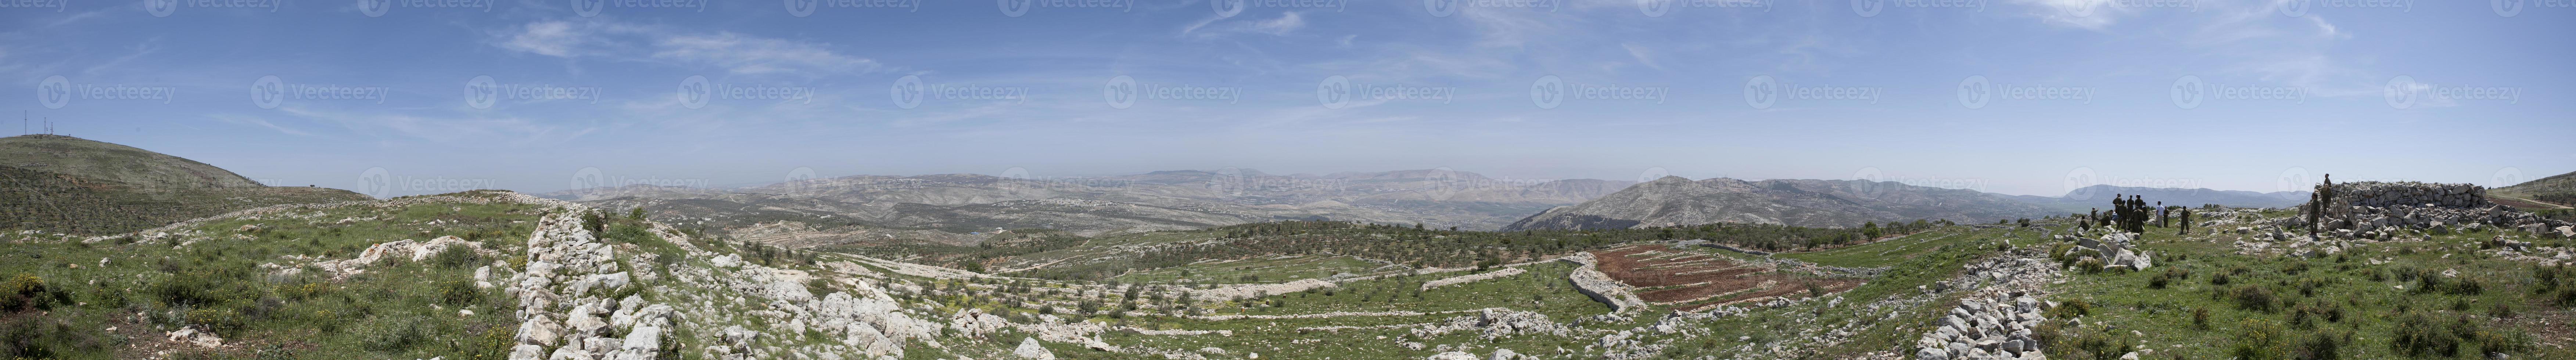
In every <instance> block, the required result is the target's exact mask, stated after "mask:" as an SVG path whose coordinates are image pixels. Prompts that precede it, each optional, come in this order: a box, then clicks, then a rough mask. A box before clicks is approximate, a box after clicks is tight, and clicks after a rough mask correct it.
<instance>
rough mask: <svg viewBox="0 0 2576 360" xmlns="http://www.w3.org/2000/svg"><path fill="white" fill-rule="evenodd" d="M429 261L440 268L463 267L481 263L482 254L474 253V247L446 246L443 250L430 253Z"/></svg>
mask: <svg viewBox="0 0 2576 360" xmlns="http://www.w3.org/2000/svg"><path fill="white" fill-rule="evenodd" d="M429 263H430V264H431V265H435V266H438V268H441V269H457V268H464V267H468V266H474V265H476V264H481V263H483V254H479V253H475V252H474V249H472V248H467V247H465V246H448V247H447V249H445V250H439V251H438V254H434V255H430V257H429Z"/></svg>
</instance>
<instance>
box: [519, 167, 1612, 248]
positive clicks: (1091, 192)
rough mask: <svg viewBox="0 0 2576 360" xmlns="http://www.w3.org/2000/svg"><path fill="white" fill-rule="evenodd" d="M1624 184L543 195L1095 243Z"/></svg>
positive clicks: (813, 187) (1311, 178)
mask: <svg viewBox="0 0 2576 360" xmlns="http://www.w3.org/2000/svg"><path fill="white" fill-rule="evenodd" d="M1629 184H1631V182H1626V181H1612V180H1592V179H1577V180H1514V179H1496V178H1490V177H1486V176H1483V175H1480V174H1476V173H1472V172H1464V171H1452V170H1446V169H1430V170H1402V171H1387V172H1368V173H1335V174H1327V175H1270V174H1266V173H1262V172H1260V171H1256V170H1232V169H1229V170H1221V171H1203V170H1176V171H1157V172H1151V173H1145V174H1137V175H1122V176H1104V177H1087V178H1067V179H1022V178H1008V177H997V176H988V175H974V174H942V175H921V176H875V175H861V176H848V177H839V178H828V179H811V180H799V181H790V182H783V183H779V184H772V185H767V186H759V187H751V188H741V189H697V188H671V187H654V186H626V187H614V188H593V189H581V190H572V191H562V192H554V193H547V194H541V196H546V197H552V198H557V199H564V200H572V201H581V202H585V203H589V204H592V205H595V206H605V207H612V208H623V207H635V206H643V207H645V209H646V210H648V211H649V212H652V213H654V214H657V216H670V217H675V219H667V220H670V221H672V222H674V223H680V224H704V225H708V226H711V227H717V228H725V227H735V226H745V225H750V224H756V223H761V222H769V221H780V220H793V221H801V222H807V223H809V224H814V225H817V226H826V227H831V226H867V227H892V228H931V229H944V230H950V231H957V232H967V231H989V230H993V229H995V228H1004V229H1023V228H1046V229H1058V230H1066V231H1071V232H1075V233H1078V234H1099V233H1105V232H1111V231H1123V230H1177V229H1197V228H1206V227H1212V226H1222V225H1233V224H1242V223H1253V222H1268V221H1280V220H1308V219H1330V220H1346V221H1362V222H1374V223H1421V224H1424V225H1425V226H1433V227H1453V226H1454V227H1458V228H1460V229H1475V230H1493V229H1498V228H1501V227H1502V226H1503V225H1506V224H1509V223H1510V222H1511V221H1512V220H1513V219H1518V218H1521V217H1523V216H1526V215H1528V214H1531V213H1536V212H1538V211H1540V210H1544V209H1547V208H1549V207H1553V206H1560V205H1572V204H1576V203H1581V202H1583V201H1585V200H1590V199H1592V198H1595V197H1600V196H1602V195H1606V194H1609V193H1612V192H1616V191H1619V190H1620V189H1622V188H1626V187H1627V186H1628V185H1629Z"/></svg>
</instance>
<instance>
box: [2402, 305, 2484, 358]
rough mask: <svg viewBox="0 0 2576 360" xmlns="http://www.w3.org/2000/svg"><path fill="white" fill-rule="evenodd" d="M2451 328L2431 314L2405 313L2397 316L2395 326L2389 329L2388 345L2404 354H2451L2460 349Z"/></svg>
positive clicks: (2457, 338) (2456, 337)
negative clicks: (2443, 324)
mask: <svg viewBox="0 0 2576 360" xmlns="http://www.w3.org/2000/svg"><path fill="white" fill-rule="evenodd" d="M2464 322H2465V321H2464ZM2454 327H2457V326H2454ZM2453 330H2454V329H2452V328H2451V327H2444V326H2442V324H2440V322H2439V321H2438V320H2434V319H2433V317H2432V316H2429V315H2425V314H2423V313H2407V314H2406V315H2402V316H2399V317H2398V320H2397V326H2396V327H2394V328H2392V329H2390V330H2389V332H2390V334H2389V338H2388V345H2389V346H2390V347H2394V348H2396V350H2397V352H2398V353H2400V354H2405V355H2406V356H2417V355H2439V356H2451V355H2452V354H2455V353H2458V352H2459V349H2460V339H2459V336H2458V335H2457V334H2456V332H2454V331H2453Z"/></svg>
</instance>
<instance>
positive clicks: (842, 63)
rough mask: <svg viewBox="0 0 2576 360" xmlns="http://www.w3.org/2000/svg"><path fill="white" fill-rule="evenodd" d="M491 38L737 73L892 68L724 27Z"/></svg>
mask: <svg viewBox="0 0 2576 360" xmlns="http://www.w3.org/2000/svg"><path fill="white" fill-rule="evenodd" d="M489 43H491V45H492V46H494V47H499V48H502V49H506V50H513V51H519V52H525V53H530V54H537V55H544V56H550V57H559V58H584V57H600V58H610V59H621V60H648V61H662V62H672V63H678V64H682V65H689V66H706V67H713V68H719V69H722V70H724V71H725V72H727V73H732V74H751V75H758V74H786V75H804V76H822V75H854V74H870V73H879V72H884V71H889V70H891V68H890V67H888V66H886V65H885V64H881V63H878V62H877V61H876V60H872V59H867V58H862V57H858V56H852V55H848V54H843V53H841V52H838V51H835V50H833V49H832V46H831V44H829V43H822V42H811V41H801V40H790V39H780V38H768V37H760V36H754V35H747V34H741V33H734V32H721V31H720V32H715V33H712V34H701V33H692V32H686V31H679V30H676V29H669V28H665V27H660V26H645V25H629V24H621V23H613V22H607V21H605V20H593V21H583V22H573V21H563V20H548V21H537V22H531V23H528V24H526V25H525V26H520V27H517V28H514V29H511V30H509V31H503V32H499V33H496V34H493V36H492V39H491V40H490V41H489Z"/></svg>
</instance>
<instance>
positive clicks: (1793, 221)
mask: <svg viewBox="0 0 2576 360" xmlns="http://www.w3.org/2000/svg"><path fill="white" fill-rule="evenodd" d="M2052 213H2054V212H2053V211H2050V210H2047V209H2043V208H2041V207H2038V206H2034V205H2031V204H2028V203H2023V202H2020V201H2015V200H2012V199H2008V198H2005V197H2002V196H1996V195H1993V194H1987V193H1982V192H1977V191H1973V190H1959V189H1942V188H1931V187H1920V186H1911V185H1905V184H1902V183H1897V182H1869V181H1859V180H1842V181H1837V180H1762V181H1749V182H1748V181H1743V180H1736V179H1728V178H1714V179H1707V180H1699V181H1692V180H1690V179H1685V178H1681V177H1674V176H1667V177H1664V178H1661V179H1656V180H1654V181H1650V182H1646V183H1644V184H1638V185H1636V186H1630V187H1628V188H1627V189H1625V190H1620V191H1619V192H1616V193H1611V194H1609V195H1605V196H1602V197H1601V198H1598V199H1593V200H1592V201H1587V202H1584V203H1582V204H1578V205H1572V206H1563V207H1557V208H1552V209H1548V210H1547V211H1546V212H1541V213H1539V214H1537V215H1532V216H1530V217H1528V218H1524V219H1521V220H1520V221H1519V222H1514V223H1512V224H1511V225H1510V226H1505V227H1504V230H1522V229H1602V228H1610V229H1620V228H1637V227H1651V226H1674V225H1699V224H1710V223H1750V224H1783V225H1791V226H1805V227H1850V226H1859V225H1860V224H1861V223H1863V222H1870V221H1906V220H1916V219H1949V220H1953V221H1960V222H1969V221H1992V220H1995V219H2012V218H2021V217H2039V216H2043V215H2048V214H2052Z"/></svg>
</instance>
